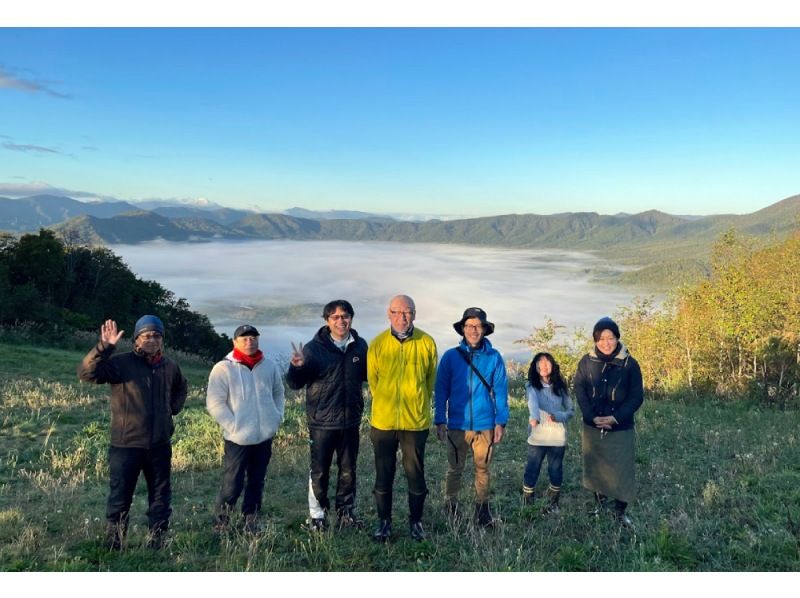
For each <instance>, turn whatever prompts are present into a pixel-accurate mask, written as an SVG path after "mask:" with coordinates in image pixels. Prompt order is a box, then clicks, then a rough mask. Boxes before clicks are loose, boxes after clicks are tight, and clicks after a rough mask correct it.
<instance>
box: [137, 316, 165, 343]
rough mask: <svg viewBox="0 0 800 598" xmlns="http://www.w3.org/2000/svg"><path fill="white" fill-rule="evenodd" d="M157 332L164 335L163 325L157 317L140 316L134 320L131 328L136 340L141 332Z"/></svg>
mask: <svg viewBox="0 0 800 598" xmlns="http://www.w3.org/2000/svg"><path fill="white" fill-rule="evenodd" d="M150 331H153V332H158V333H159V334H161V335H162V336H163V335H164V324H163V322H161V319H160V318H159V317H158V316H142V317H141V318H139V319H138V320H136V325H135V326H134V327H133V338H134V339H135V338H137V337H138V336H139V335H140V334H141V333H142V332H150Z"/></svg>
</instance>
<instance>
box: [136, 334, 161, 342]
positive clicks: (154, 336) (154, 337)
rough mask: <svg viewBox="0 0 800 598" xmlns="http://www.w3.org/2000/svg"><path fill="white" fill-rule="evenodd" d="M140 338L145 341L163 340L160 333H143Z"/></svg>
mask: <svg viewBox="0 0 800 598" xmlns="http://www.w3.org/2000/svg"><path fill="white" fill-rule="evenodd" d="M139 338H140V339H142V340H145V341H157V340H159V339H160V338H161V334H160V333H158V332H143V333H142V334H140V335H139Z"/></svg>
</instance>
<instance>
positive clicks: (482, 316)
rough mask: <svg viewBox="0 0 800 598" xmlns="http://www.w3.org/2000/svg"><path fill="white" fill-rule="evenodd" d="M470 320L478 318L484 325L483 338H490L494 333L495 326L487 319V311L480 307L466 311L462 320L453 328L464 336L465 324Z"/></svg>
mask: <svg viewBox="0 0 800 598" xmlns="http://www.w3.org/2000/svg"><path fill="white" fill-rule="evenodd" d="M470 318H478V319H479V320H480V321H481V323H482V324H483V336H489V335H490V334H491V333H492V332H494V324H492V323H491V322H490V321H489V320H487V319H486V312H485V311H483V310H482V309H481V308H480V307H468V308H467V309H465V310H464V315H463V316H461V319H460V320H459V321H458V322H454V323H453V328H455V330H456V332H458V334H459V335H460V336H464V322H466V321H467V320H469V319H470Z"/></svg>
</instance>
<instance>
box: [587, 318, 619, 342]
mask: <svg viewBox="0 0 800 598" xmlns="http://www.w3.org/2000/svg"><path fill="white" fill-rule="evenodd" d="M603 330H610V331H611V332H612V333H613V334H614V336H616V337H617V340H619V326H617V323H616V322H615V321H614V320H612V319H611V318H609V317H608V316H606V317H604V318H600V319H599V320H598V321H597V324H595V325H594V329H593V330H592V338H593V339H594V342H597V341H598V339H599V338H600V333H602V332H603Z"/></svg>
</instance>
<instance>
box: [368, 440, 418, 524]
mask: <svg viewBox="0 0 800 598" xmlns="http://www.w3.org/2000/svg"><path fill="white" fill-rule="evenodd" d="M428 433H429V431H428V430H420V431H412V430H379V429H377V428H375V427H373V428H371V429H370V438H371V439H372V446H373V448H374V450H375V491H374V494H375V503H376V506H377V509H378V518H379V519H391V518H392V487H393V486H394V475H395V471H396V469H397V449H398V447H399V448H400V451H401V453H402V462H403V470H404V471H405V474H406V480H407V482H408V506H409V519H410V520H411V521H419V520H420V519H421V518H422V506H423V504H424V501H425V495H426V494H428V487H427V486H426V484H425V443H426V442H427V440H428Z"/></svg>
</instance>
